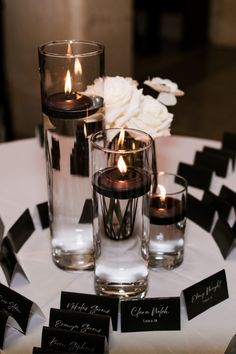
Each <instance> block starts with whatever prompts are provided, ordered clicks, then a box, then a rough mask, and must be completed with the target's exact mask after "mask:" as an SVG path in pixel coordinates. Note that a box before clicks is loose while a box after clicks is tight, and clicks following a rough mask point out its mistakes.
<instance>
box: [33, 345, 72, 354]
mask: <svg viewBox="0 0 236 354" xmlns="http://www.w3.org/2000/svg"><path fill="white" fill-rule="evenodd" d="M49 353H61V351H58V350H53V349H48V348H39V347H33V351H32V354H49ZM70 354H71V353H70ZM72 354H73V353H72Z"/></svg>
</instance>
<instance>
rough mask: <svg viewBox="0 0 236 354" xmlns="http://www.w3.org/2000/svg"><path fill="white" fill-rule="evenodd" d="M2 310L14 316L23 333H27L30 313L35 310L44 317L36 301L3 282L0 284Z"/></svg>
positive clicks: (0, 308)
mask: <svg viewBox="0 0 236 354" xmlns="http://www.w3.org/2000/svg"><path fill="white" fill-rule="evenodd" d="M0 311H4V312H5V313H6V314H7V315H8V316H11V317H13V318H14V319H15V320H16V322H17V323H18V325H19V326H20V328H21V330H22V332H23V333H26V329H27V325H28V320H29V317H30V314H33V313H34V312H35V313H38V314H39V315H40V316H42V317H44V315H43V313H42V312H41V310H40V309H39V307H38V306H37V305H36V304H35V303H33V302H32V301H31V300H29V299H27V298H26V297H24V296H23V295H20V294H19V293H17V292H16V291H14V290H12V289H10V288H8V287H7V286H5V285H3V284H0Z"/></svg>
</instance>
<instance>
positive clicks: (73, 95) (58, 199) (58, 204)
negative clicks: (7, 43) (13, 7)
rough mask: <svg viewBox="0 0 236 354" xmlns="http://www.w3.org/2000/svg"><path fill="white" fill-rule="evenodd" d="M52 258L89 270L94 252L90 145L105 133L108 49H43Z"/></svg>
mask: <svg viewBox="0 0 236 354" xmlns="http://www.w3.org/2000/svg"><path fill="white" fill-rule="evenodd" d="M39 69H40V79H41V101H42V115H43V125H44V144H45V151H46V167H47V181H48V197H49V199H48V201H49V220H50V232H51V245H52V258H53V261H54V262H55V264H56V265H57V266H58V267H60V268H63V269H67V270H83V269H91V268H93V266H94V251H93V237H92V217H91V205H92V203H91V187H90V185H91V184H90V162H89V161H90V158H89V145H90V136H91V134H93V133H95V132H97V131H100V130H101V129H103V122H104V112H103V88H102V85H101V87H100V94H99V96H98V95H96V96H92V95H90V94H88V93H87V92H88V87H89V86H90V85H92V84H94V81H95V80H96V79H99V78H100V77H103V74H104V47H103V46H102V45H101V44H99V43H94V42H90V41H77V40H64V41H54V42H49V43H46V44H44V45H42V46H41V47H40V48H39Z"/></svg>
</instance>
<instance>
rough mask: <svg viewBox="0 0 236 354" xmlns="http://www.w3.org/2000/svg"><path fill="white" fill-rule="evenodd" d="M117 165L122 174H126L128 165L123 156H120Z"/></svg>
mask: <svg viewBox="0 0 236 354" xmlns="http://www.w3.org/2000/svg"><path fill="white" fill-rule="evenodd" d="M117 166H118V168H119V171H120V173H121V174H125V173H126V172H127V166H126V163H125V161H124V159H123V157H122V156H120V157H119V160H118V164H117Z"/></svg>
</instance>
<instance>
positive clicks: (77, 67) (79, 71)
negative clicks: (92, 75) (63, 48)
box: [74, 58, 82, 76]
mask: <svg viewBox="0 0 236 354" xmlns="http://www.w3.org/2000/svg"><path fill="white" fill-rule="evenodd" d="M74 72H75V75H76V76H77V75H78V76H82V66H81V64H80V61H79V58H75V64H74Z"/></svg>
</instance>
